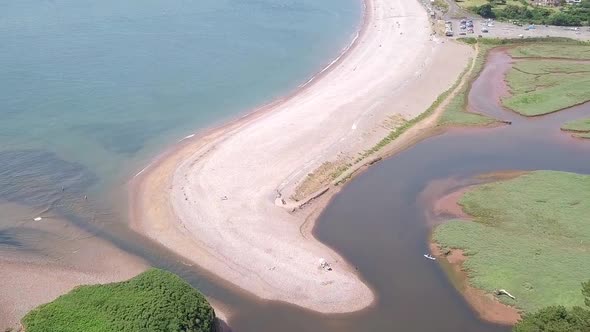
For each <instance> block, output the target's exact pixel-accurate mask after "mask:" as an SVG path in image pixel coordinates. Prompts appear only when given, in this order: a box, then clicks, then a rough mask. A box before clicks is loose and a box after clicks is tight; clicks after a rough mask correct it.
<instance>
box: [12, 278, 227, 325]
mask: <svg viewBox="0 0 590 332" xmlns="http://www.w3.org/2000/svg"><path fill="white" fill-rule="evenodd" d="M47 287H51V285H47ZM214 320H215V312H214V311H213V309H212V308H211V306H210V305H209V303H208V302H207V300H206V299H205V298H204V297H203V295H201V293H199V292H198V291H197V290H196V289H194V288H192V287H191V286H190V285H189V284H187V283H186V282H185V281H183V280H182V279H180V278H179V277H177V276H175V275H173V274H171V273H169V272H165V271H162V270H157V269H151V270H148V271H146V272H144V273H142V274H140V275H138V276H137V277H135V278H133V279H131V280H129V281H124V282H120V283H112V284H107V285H93V286H81V287H78V288H76V289H74V290H73V291H71V292H70V293H68V294H66V295H63V296H60V297H59V298H57V299H56V300H55V301H53V302H51V303H48V304H45V305H42V306H40V307H38V308H37V309H34V310H33V311H31V312H29V313H28V314H27V315H26V316H25V317H24V318H23V320H22V322H23V326H24V327H25V329H26V331H27V332H81V331H84V332H112V331H117V332H125V331H128V332H132V331H150V332H152V331H154V332H156V331H162V332H164V331H166V332H167V331H183V332H210V331H213V329H214Z"/></svg>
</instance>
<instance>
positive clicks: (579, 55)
mask: <svg viewBox="0 0 590 332" xmlns="http://www.w3.org/2000/svg"><path fill="white" fill-rule="evenodd" d="M509 53H510V56H512V57H514V58H522V57H531V58H564V59H583V60H590V47H589V45H587V44H585V45H584V44H579V43H578V44H576V43H570V44H561V43H560V44H550V43H539V44H528V45H521V46H518V47H515V48H512V49H510V51H509Z"/></svg>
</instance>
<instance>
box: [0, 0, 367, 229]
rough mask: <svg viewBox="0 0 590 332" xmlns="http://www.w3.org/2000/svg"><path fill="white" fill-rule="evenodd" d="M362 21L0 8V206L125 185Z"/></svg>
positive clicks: (218, 8) (297, 1)
mask: <svg viewBox="0 0 590 332" xmlns="http://www.w3.org/2000/svg"><path fill="white" fill-rule="evenodd" d="M361 12H362V2H361V1H360V0H322V1H315V0H198V1H197V0H167V1H164V0H158V1H157V0H141V1H140V0H129V1H116V0H103V1H88V0H19V1H2V2H0V201H8V202H15V203H19V204H24V205H41V206H47V205H48V204H49V205H51V204H52V203H54V202H55V201H57V200H59V199H60V197H62V196H63V195H62V194H61V193H62V192H64V191H65V192H68V193H69V194H72V193H77V194H79V195H82V194H83V193H88V192H90V193H92V194H93V196H92V197H100V194H101V193H106V192H111V191H112V190H113V188H117V187H121V186H122V184H123V183H125V181H126V180H127V179H128V178H129V177H130V176H131V175H132V174H134V173H133V172H136V171H138V170H139V169H141V168H142V167H143V166H144V165H145V164H147V163H148V162H149V160H150V159H151V158H153V157H154V156H155V155H157V153H158V152H159V151H161V150H162V149H164V148H165V147H166V146H167V145H169V144H171V143H173V142H175V141H176V140H178V139H180V138H182V137H184V136H185V135H188V134H190V133H193V132H195V130H198V129H200V128H204V127H206V126H209V125H212V124H218V123H221V122H223V121H224V120H227V119H230V118H232V117H235V116H237V115H238V114H240V113H244V112H247V111H248V110H251V109H252V108H254V107H256V106H259V105H261V104H264V103H265V102H268V101H270V100H272V99H273V98H276V97H279V96H281V95H285V94H287V93H288V92H290V91H292V90H293V89H295V88H296V87H297V86H298V85H300V84H302V83H304V82H305V81H307V80H308V79H309V78H310V77H311V76H312V75H313V74H314V73H315V72H317V71H319V70H321V69H322V68H323V67H324V66H325V65H327V64H328V63H329V62H330V61H331V60H332V59H333V58H334V57H336V56H337V55H338V53H339V52H340V51H341V50H342V49H343V48H344V47H346V46H347V44H348V43H349V42H350V41H351V39H352V38H353V36H354V33H355V31H356V29H357V27H358V25H359V24H360V21H361ZM97 193H98V194H97ZM0 215H1V213H0ZM0 227H2V220H1V218H0Z"/></svg>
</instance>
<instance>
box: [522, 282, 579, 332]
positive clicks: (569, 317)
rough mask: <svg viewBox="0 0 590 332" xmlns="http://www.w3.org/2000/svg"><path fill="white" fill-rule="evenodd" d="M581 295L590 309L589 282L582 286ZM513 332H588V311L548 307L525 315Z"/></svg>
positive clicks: (576, 308)
mask: <svg viewBox="0 0 590 332" xmlns="http://www.w3.org/2000/svg"><path fill="white" fill-rule="evenodd" d="M582 295H584V298H585V300H584V302H585V303H586V306H587V307H590V281H588V282H585V283H583V284H582ZM513 331H514V332H539V331H550V332H585V331H590V310H588V309H587V308H586V309H585V308H582V307H574V308H572V309H567V308H566V307H564V306H549V307H546V308H543V309H541V310H539V311H537V312H535V313H531V314H525V315H524V317H523V318H522V319H521V320H520V321H519V322H518V323H517V324H516V325H515V326H514V328H513Z"/></svg>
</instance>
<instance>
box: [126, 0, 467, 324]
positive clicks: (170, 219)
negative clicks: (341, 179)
mask: <svg viewBox="0 0 590 332" xmlns="http://www.w3.org/2000/svg"><path fill="white" fill-rule="evenodd" d="M472 55H473V51H472V50H471V49H470V48H469V47H467V46H465V45H459V44H455V43H451V42H444V43H443V42H442V41H441V40H436V39H433V37H431V36H430V25H429V22H428V19H427V16H426V13H425V11H424V9H423V7H421V5H420V4H419V3H418V2H414V1H409V2H407V1H399V0H367V1H366V11H365V19H364V25H363V27H362V29H361V32H360V33H359V36H358V38H357V39H356V40H355V42H354V43H353V45H352V46H351V47H350V48H349V49H348V50H347V51H346V52H345V53H344V54H342V55H341V56H340V57H339V58H338V60H337V61H336V62H334V63H333V64H332V65H331V66H330V67H329V68H328V69H327V70H324V71H322V73H321V74H320V75H319V76H317V77H316V78H315V79H314V80H313V81H311V83H310V84H308V85H306V86H305V87H303V88H301V89H300V90H299V91H297V92H296V93H295V94H293V95H291V96H289V97H288V98H285V99H282V100H278V101H276V102H275V103H272V104H270V105H268V106H266V107H263V108H262V109H260V110H258V111H256V112H253V113H251V114H250V115H248V116H246V117H244V118H241V119H238V120H236V121H233V122H231V123H229V124H227V125H225V126H223V127H221V128H217V129H212V130H209V131H207V132H205V133H202V134H199V135H195V136H194V137H192V136H191V137H187V138H186V139H185V140H184V141H183V142H182V143H181V144H179V146H177V147H175V149H174V150H172V151H170V152H168V153H166V154H164V155H163V156H161V157H160V158H159V159H158V160H157V161H156V162H154V163H153V164H152V165H150V166H149V167H147V168H146V169H144V170H142V171H141V172H140V173H139V174H138V176H136V177H135V179H134V180H133V181H132V184H131V186H132V189H131V203H132V209H131V210H132V211H131V214H132V215H131V220H132V227H133V228H134V229H135V230H137V231H139V232H141V233H143V234H145V235H147V236H149V237H150V238H152V239H154V240H156V241H158V242H160V243H161V244H163V245H164V246H166V247H167V248H170V249H171V250H173V251H174V252H176V253H178V254H180V255H182V256H184V257H186V258H187V259H188V260H190V261H192V262H193V263H194V264H198V265H199V266H201V267H203V268H205V269H207V270H209V271H211V272H213V273H214V274H216V275H217V276H219V277H220V278H222V279H224V280H226V281H228V282H229V283H231V284H233V285H235V286H237V287H239V288H242V289H244V290H247V291H248V292H251V293H253V294H254V295H256V296H258V297H261V298H264V299H270V300H281V301H286V302H289V303H293V304H296V305H298V306H301V307H305V308H308V309H312V310H315V311H320V312H326V313H336V312H350V311H356V310H360V309H362V308H364V307H367V306H368V305H370V304H371V303H372V302H373V300H374V295H373V293H372V291H371V290H370V289H369V287H368V286H367V285H365V284H364V283H363V282H362V280H360V278H359V277H358V275H357V273H356V271H355V268H354V267H352V266H351V265H350V264H348V263H347V262H346V261H345V260H344V258H343V257H342V256H340V255H339V254H338V253H336V252H335V251H333V250H332V249H330V248H329V247H327V246H325V245H323V244H321V243H320V242H319V241H317V240H316V239H315V238H314V236H313V235H312V234H311V230H312V229H313V224H314V221H315V219H316V218H317V215H318V213H319V212H320V211H321V210H322V208H323V207H324V206H325V204H327V202H328V197H329V196H330V195H331V194H333V193H332V192H331V193H328V195H324V196H323V197H322V198H320V199H319V200H318V201H314V203H313V204H312V205H313V206H307V207H306V208H305V209H303V210H299V209H298V203H297V202H295V201H293V200H291V199H290V197H291V196H292V195H293V193H294V190H295V188H296V187H297V185H298V184H300V183H301V181H303V180H304V179H305V177H306V175H307V174H308V173H310V172H312V171H313V170H314V169H315V168H317V167H318V166H319V165H321V164H322V163H323V162H325V161H328V160H333V159H335V158H342V157H343V156H348V157H350V156H356V155H357V154H358V153H359V152H361V151H363V150H365V149H367V148H369V147H371V146H373V145H374V144H375V143H376V142H378V141H379V140H380V139H381V138H382V137H384V136H385V135H386V134H387V132H388V129H387V128H384V126H383V124H384V122H385V121H386V120H387V119H388V118H389V117H390V116H392V115H399V116H402V117H404V118H405V119H407V120H408V119H411V118H413V117H416V116H417V115H419V114H420V113H422V112H423V111H425V110H426V109H427V108H428V106H430V104H431V103H432V102H433V101H434V100H435V99H436V98H437V97H438V95H440V94H441V93H442V92H443V91H445V90H446V89H447V88H448V87H449V86H451V85H452V83H454V82H455V81H456V79H457V77H458V76H459V74H460V73H461V72H462V71H463V69H464V68H465V66H466V65H467V63H468V59H469V58H470V57H471V56H472ZM294 212H295V213H294ZM322 258H323V259H325V260H326V261H327V262H328V263H329V264H330V265H331V267H332V269H333V270H332V271H326V270H324V269H321V268H319V264H318V262H319V260H320V259H322Z"/></svg>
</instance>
